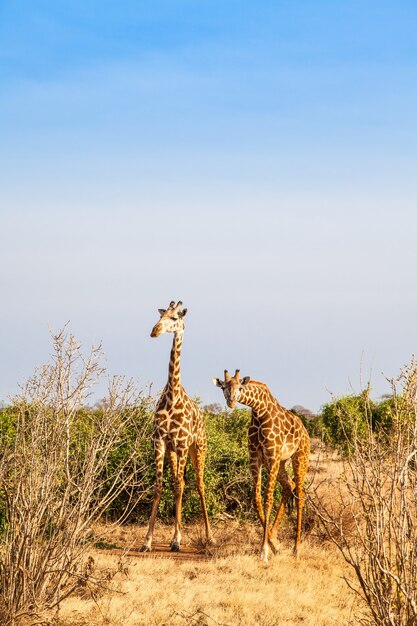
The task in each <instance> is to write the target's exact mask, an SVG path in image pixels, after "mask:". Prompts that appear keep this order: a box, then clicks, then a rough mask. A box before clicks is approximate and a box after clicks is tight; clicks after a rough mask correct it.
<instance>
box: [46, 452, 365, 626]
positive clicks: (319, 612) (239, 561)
mask: <svg viewBox="0 0 417 626" xmlns="http://www.w3.org/2000/svg"><path fill="white" fill-rule="evenodd" d="M323 463H324V465H323ZM319 465H320V474H321V475H325V474H326V473H327V475H329V474H330V475H332V473H334V474H337V473H338V470H339V467H338V466H337V461H335V460H334V459H325V460H324V461H323V462H322V461H319ZM313 527H314V524H313ZM103 530H105V529H104V528H101V529H100V528H96V529H95V531H96V533H97V534H100V531H103ZM214 531H215V538H216V542H217V545H216V547H215V549H214V552H213V558H212V559H211V560H209V561H180V560H173V559H163V558H141V557H131V556H126V557H124V558H122V560H120V556H117V555H112V554H110V553H106V551H101V552H99V551H95V552H94V553H93V558H94V561H95V572H94V573H96V574H97V576H98V577H100V576H102V578H103V579H105V578H107V579H108V582H107V583H106V584H105V585H104V587H102V588H99V589H98V590H95V591H94V592H92V591H91V590H90V592H88V593H87V592H86V590H85V589H84V590H82V591H80V593H78V594H77V595H73V596H71V597H70V598H68V599H67V600H65V601H64V602H63V603H62V604H61V606H60V609H59V613H57V614H55V615H53V616H48V618H49V623H51V624H53V625H54V626H86V625H87V624H88V625H93V626H142V625H143V626H145V625H146V626H164V625H165V626H171V625H172V626H176V625H183V626H184V625H199V626H219V625H221V626H226V625H227V626H252V625H253V624H256V625H257V626H275V625H278V624H279V625H280V626H294V625H296V624H303V625H304V626H338V625H339V626H347V625H348V624H354V623H357V622H356V621H355V619H354V617H353V608H354V606H355V608H357V602H358V600H357V597H356V596H355V595H354V594H353V592H352V591H350V590H349V588H348V587H347V585H346V583H345V581H344V580H343V577H344V576H347V575H349V571H348V570H347V566H346V564H345V563H344V561H343V560H342V558H341V557H340V556H339V553H338V552H337V551H336V549H335V548H334V547H333V546H332V545H331V544H323V543H320V542H319V541H318V539H317V536H315V535H314V532H311V533H310V535H309V536H308V537H307V538H306V539H305V540H304V542H303V544H302V546H301V550H300V558H299V559H298V560H295V559H294V557H293V555H292V543H293V536H292V533H293V527H292V524H291V523H289V522H287V523H286V525H284V527H283V528H282V530H281V532H280V536H279V544H278V553H277V554H276V555H275V556H273V557H272V558H271V559H270V561H269V563H268V564H265V563H263V562H262V561H261V560H260V559H259V557H258V550H259V544H260V536H261V531H260V527H259V525H249V524H248V525H239V524H238V523H236V522H230V523H224V522H222V523H219V524H218V525H217V526H216V525H215V526H214ZM145 532H146V528H145V527H141V528H138V527H134V526H124V527H121V528H118V529H116V530H115V531H113V532H112V535H111V541H112V543H114V544H116V545H118V546H120V547H126V548H129V547H130V548H131V547H134V546H138V545H140V544H141V542H142V540H143V537H144V534H145ZM171 532H172V528H171V527H167V526H163V525H159V526H157V528H156V532H155V539H156V541H158V542H166V543H168V542H169V539H170V537H171ZM200 539H201V536H200V529H199V527H196V526H190V527H185V528H184V532H183V540H184V544H185V545H186V544H188V545H197V546H198V545H199V542H200ZM107 541H109V537H107ZM106 587H108V589H106ZM110 588H111V590H110Z"/></svg>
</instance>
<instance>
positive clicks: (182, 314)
mask: <svg viewBox="0 0 417 626" xmlns="http://www.w3.org/2000/svg"><path fill="white" fill-rule="evenodd" d="M187 311H188V309H183V310H182V311H179V312H178V315H179V316H180V317H185V316H186V315H187Z"/></svg>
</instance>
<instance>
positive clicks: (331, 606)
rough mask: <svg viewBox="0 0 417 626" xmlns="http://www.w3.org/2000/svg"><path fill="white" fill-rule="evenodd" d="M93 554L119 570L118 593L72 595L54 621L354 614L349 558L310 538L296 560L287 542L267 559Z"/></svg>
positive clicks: (326, 625) (70, 624) (273, 620)
mask: <svg viewBox="0 0 417 626" xmlns="http://www.w3.org/2000/svg"><path fill="white" fill-rule="evenodd" d="M243 548H244V549H243V552H245V551H246V547H245V546H244V547H243ZM94 558H95V560H96V567H97V568H99V569H103V570H107V571H108V572H109V571H111V569H112V568H113V569H114V570H116V569H117V570H118V573H117V574H116V576H115V577H114V578H113V580H112V581H111V583H109V584H111V586H112V587H113V589H114V590H115V591H117V592H118V593H115V592H114V591H113V592H106V591H101V592H100V593H98V595H97V594H96V595H95V597H91V596H90V597H89V598H86V597H81V596H80V595H78V596H73V597H71V598H68V599H67V600H66V601H65V602H64V603H63V604H62V605H61V609H60V613H59V616H56V620H54V621H55V623H56V624H60V625H65V626H80V625H84V624H85V625H87V624H94V625H95V626H105V625H107V626H110V625H111V626H139V625H143V626H145V625H146V626H162V625H164V624H166V625H171V624H172V625H177V624H178V625H180V624H182V625H184V624H199V625H207V626H211V625H215V624H222V625H226V624H228V625H233V626H235V625H236V626H238V625H239V626H240V625H241V626H249V625H252V624H258V625H259V626H272V625H276V624H280V626H290V625H291V626H293V625H295V624H301V623H302V624H304V625H305V626H330V625H332V626H334V625H337V624H340V625H343V626H345V625H346V624H348V623H349V621H350V619H351V617H352V605H353V596H352V593H351V592H350V591H349V590H348V588H347V586H346V583H345V582H344V581H343V579H342V577H343V575H344V574H345V573H346V571H345V566H344V564H343V563H342V562H341V559H340V558H339V556H338V555H337V554H336V552H335V551H334V549H331V548H323V547H318V546H314V545H311V544H309V543H305V544H304V545H303V547H302V550H301V555H300V559H299V560H298V561H295V560H294V557H293V556H292V551H291V548H290V547H289V546H284V547H281V549H280V551H279V553H278V554H277V555H275V556H274V558H272V559H271V561H270V562H269V563H268V564H265V563H263V562H262V561H260V559H259V558H258V556H257V555H253V554H252V555H249V554H238V553H236V554H235V555H234V556H228V557H215V558H213V559H212V560H211V561H203V562H193V561H183V562H181V561H174V560H170V559H152V558H145V559H144V558H134V557H133V558H132V557H128V558H126V559H125V560H124V562H123V566H122V567H120V566H118V565H117V560H118V559H117V557H116V556H111V555H106V554H105V553H104V554H103V553H101V554H95V555H94ZM83 596H85V594H83Z"/></svg>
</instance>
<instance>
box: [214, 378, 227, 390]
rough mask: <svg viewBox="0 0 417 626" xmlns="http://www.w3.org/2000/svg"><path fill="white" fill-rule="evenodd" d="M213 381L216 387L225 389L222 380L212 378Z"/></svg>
mask: <svg viewBox="0 0 417 626" xmlns="http://www.w3.org/2000/svg"><path fill="white" fill-rule="evenodd" d="M211 380H212V381H213V385H216V387H220V389H223V388H224V382H223V381H221V380H220V378H212V379H211Z"/></svg>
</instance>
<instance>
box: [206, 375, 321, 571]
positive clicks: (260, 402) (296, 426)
mask: <svg viewBox="0 0 417 626" xmlns="http://www.w3.org/2000/svg"><path fill="white" fill-rule="evenodd" d="M213 382H214V384H215V385H217V386H218V387H220V388H221V389H222V390H223V393H224V397H225V399H226V402H227V404H228V406H229V407H230V408H233V407H234V406H235V405H236V403H237V402H240V403H241V404H245V405H246V406H249V407H251V408H252V421H251V424H250V426H249V435H248V438H249V459H250V468H251V473H252V478H253V481H254V487H255V489H254V502H255V507H256V510H257V512H258V515H259V518H260V520H261V522H262V524H263V541H262V547H261V558H262V559H263V560H264V561H267V560H268V553H269V545H268V544H269V540H270V539H271V538H272V537H274V536H275V535H276V532H277V529H278V525H279V523H280V521H281V519H282V516H283V513H284V509H285V506H286V504H287V503H288V501H289V500H290V498H291V496H292V494H293V493H294V487H295V496H296V502H297V531H296V537H295V546H294V553H295V554H296V555H297V554H298V548H299V544H300V536H301V522H302V515H303V507H304V500H305V494H304V479H305V476H306V473H307V468H308V462H309V453H310V438H309V436H308V433H307V430H306V429H305V427H304V424H303V423H302V421H301V419H300V418H299V417H298V416H297V415H294V413H291V412H290V411H288V410H287V409H285V408H284V407H282V406H281V405H280V404H279V402H278V400H277V399H276V398H274V396H273V395H272V393H271V392H270V390H269V389H268V387H267V386H266V385H265V384H264V383H260V382H257V381H254V380H251V379H250V377H249V376H246V377H245V378H243V379H242V380H240V376H239V370H236V373H235V375H234V376H233V377H231V376H229V374H228V372H227V370H225V372H224V381H222V380H220V379H219V378H213ZM289 458H291V460H292V466H293V470H294V480H295V484H294V482H293V481H292V480H291V479H290V478H289V477H288V474H287V472H286V470H285V463H286V461H287V460H288V459H289ZM262 467H265V468H266V470H267V472H268V481H267V487H266V492H265V496H264V507H263V506H262V498H261V477H262ZM277 479H278V481H279V483H280V484H281V487H282V498H281V502H280V505H279V507H278V511H277V515H276V518H275V521H274V523H273V526H272V529H271V528H270V527H269V516H270V514H271V510H272V505H273V497H274V488H275V484H276V481H277Z"/></svg>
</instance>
